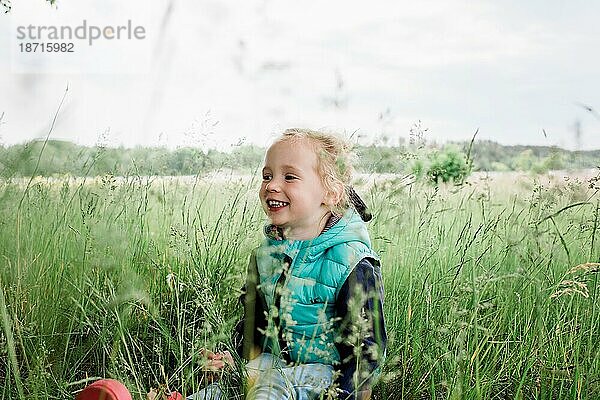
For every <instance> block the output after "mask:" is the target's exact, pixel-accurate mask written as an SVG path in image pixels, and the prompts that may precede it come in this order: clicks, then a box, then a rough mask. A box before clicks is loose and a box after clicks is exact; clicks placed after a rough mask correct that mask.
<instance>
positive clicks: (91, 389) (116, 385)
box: [75, 379, 132, 400]
mask: <svg viewBox="0 0 600 400" xmlns="http://www.w3.org/2000/svg"><path fill="white" fill-rule="evenodd" d="M75 400H132V399H131V393H129V390H127V388H126V387H125V385H123V384H122V383H121V382H119V381H116V380H114V379H100V380H98V381H96V382H94V383H92V384H91V385H89V386H87V387H86V388H85V389H83V390H82V391H81V392H79V394H78V395H77V397H76V398H75Z"/></svg>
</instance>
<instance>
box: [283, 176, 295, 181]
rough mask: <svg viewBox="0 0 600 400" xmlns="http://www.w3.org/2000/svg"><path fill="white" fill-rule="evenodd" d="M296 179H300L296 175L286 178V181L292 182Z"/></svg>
mask: <svg viewBox="0 0 600 400" xmlns="http://www.w3.org/2000/svg"><path fill="white" fill-rule="evenodd" d="M294 179H298V178H296V177H295V176H294V175H286V176H285V180H286V181H292V180H294Z"/></svg>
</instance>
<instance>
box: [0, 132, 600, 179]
mask: <svg viewBox="0 0 600 400" xmlns="http://www.w3.org/2000/svg"><path fill="white" fill-rule="evenodd" d="M469 144H470V143H468V142H460V143H450V144H446V145H443V146H438V145H429V146H423V147H420V148H416V147H414V146H411V145H399V146H381V145H378V146H376V145H371V146H356V148H355V151H356V153H357V154H358V155H359V158H358V165H357V169H358V170H359V171H362V172H378V173H416V174H417V175H419V174H420V175H428V176H429V178H430V179H432V180H439V179H442V180H446V178H445V175H444V174H455V175H453V176H452V177H453V178H456V177H458V176H460V174H463V175H464V174H468V172H470V171H533V172H544V171H547V170H556V169H582V168H594V167H596V166H597V165H598V163H599V160H600V150H593V151H569V150H565V149H561V148H557V147H544V146H503V145H501V144H498V143H495V142H491V141H477V142H475V143H474V144H473V145H472V147H471V149H470V151H469ZM42 149H43V151H42ZM467 154H469V157H468V158H467ZM263 156H264V149H263V148H260V147H257V146H253V145H242V146H238V147H235V148H233V149H232V150H231V151H229V152H223V151H219V150H215V149H208V150H203V149H200V148H192V147H182V148H177V149H174V150H170V149H167V148H164V147H135V148H124V147H117V148H113V147H97V146H96V147H86V146H80V145H76V144H73V143H70V142H67V141H60V140H50V141H48V142H46V143H44V142H42V141H32V142H29V143H26V144H19V145H12V146H1V145H0V176H2V177H5V178H6V177H18V176H31V175H41V176H60V175H65V174H68V175H73V176H96V175H106V174H112V175H132V174H135V175H196V174H203V173H208V172H211V171H215V170H219V169H232V170H237V171H240V172H245V173H254V172H256V171H257V170H258V168H259V167H260V165H261V162H262V159H263Z"/></svg>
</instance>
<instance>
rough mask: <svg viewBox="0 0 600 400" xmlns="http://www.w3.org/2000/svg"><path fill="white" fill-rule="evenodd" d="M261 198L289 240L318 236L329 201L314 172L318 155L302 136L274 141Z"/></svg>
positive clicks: (265, 171)
mask: <svg viewBox="0 0 600 400" xmlns="http://www.w3.org/2000/svg"><path fill="white" fill-rule="evenodd" d="M262 175H263V181H262V185H261V187H260V193H259V197H260V201H261V204H262V206H263V209H264V211H265V214H267V217H269V219H270V220H271V222H272V223H273V224H275V225H277V226H279V227H282V228H283V229H284V233H285V236H286V237H287V238H289V239H296V240H306V239H312V238H314V237H317V236H318V235H319V234H320V233H321V231H322V230H323V228H324V226H325V223H326V222H327V218H326V216H327V214H328V213H329V207H328V204H330V203H331V199H330V198H329V197H330V196H328V195H327V193H326V191H325V188H324V187H323V184H322V183H321V178H320V177H319V174H318V172H317V155H316V153H315V150H314V149H313V147H312V146H311V145H310V144H309V143H308V142H307V140H305V139H301V140H294V141H290V140H286V141H281V142H277V143H275V144H273V145H272V146H271V147H270V148H269V150H267V155H266V157H265V165H264V167H263V170H262Z"/></svg>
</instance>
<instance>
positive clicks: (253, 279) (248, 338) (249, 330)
mask: <svg viewBox="0 0 600 400" xmlns="http://www.w3.org/2000/svg"><path fill="white" fill-rule="evenodd" d="M258 282H259V278H258V268H257V267H256V256H255V255H254V253H252V255H251V256H250V262H249V263H248V273H247V276H246V284H245V285H244V287H243V288H242V294H241V295H240V303H241V304H242V307H243V310H244V314H243V317H242V319H241V320H240V321H239V322H238V323H237V325H236V326H235V331H234V337H233V344H234V346H235V350H236V352H237V353H238V355H239V356H240V357H241V358H244V359H246V360H250V359H251V358H252V353H253V350H254V349H255V348H259V349H261V350H262V348H263V342H264V332H265V330H266V327H267V319H266V313H265V311H266V309H267V306H266V301H265V297H264V295H263V294H262V292H261V291H260V290H259V289H258Z"/></svg>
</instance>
